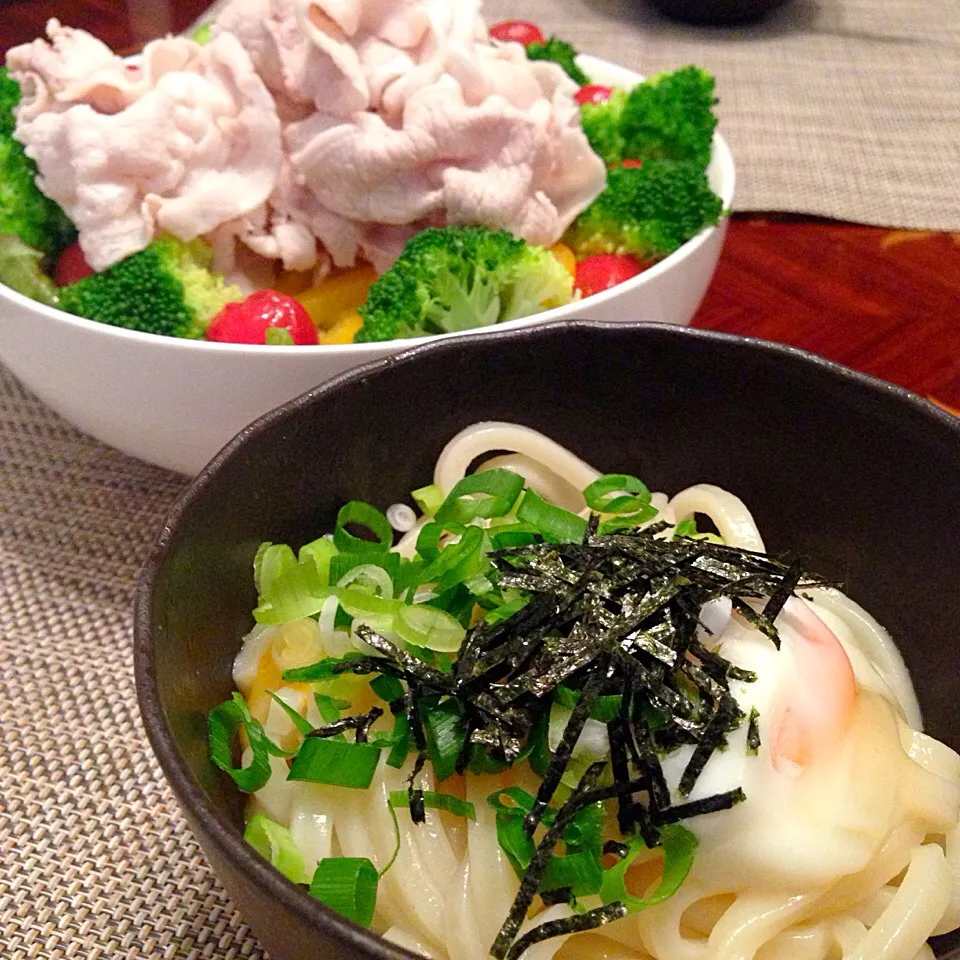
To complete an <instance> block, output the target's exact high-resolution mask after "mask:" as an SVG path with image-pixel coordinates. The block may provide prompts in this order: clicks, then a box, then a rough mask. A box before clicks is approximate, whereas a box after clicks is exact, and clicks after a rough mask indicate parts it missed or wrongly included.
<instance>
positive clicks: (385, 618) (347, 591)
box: [337, 587, 403, 630]
mask: <svg viewBox="0 0 960 960" xmlns="http://www.w3.org/2000/svg"><path fill="white" fill-rule="evenodd" d="M337 599H338V600H339V601H340V606H341V607H343V609H344V610H346V611H347V613H349V614H350V616H351V617H354V618H355V619H360V620H363V621H364V623H370V624H371V625H375V629H384V630H389V629H391V628H392V626H393V619H394V617H396V615H397V614H398V613H399V612H400V610H401V609H402V607H403V601H402V600H394V599H392V598H390V597H380V596H377V594H375V593H367V592H366V591H365V590H355V589H353V588H352V587H337Z"/></svg>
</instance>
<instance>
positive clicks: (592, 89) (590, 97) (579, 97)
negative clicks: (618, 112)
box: [573, 83, 613, 105]
mask: <svg viewBox="0 0 960 960" xmlns="http://www.w3.org/2000/svg"><path fill="white" fill-rule="evenodd" d="M611 93H613V87H605V86H604V85H603V84H602V83H588V84H587V85H586V86H585V87H581V88H580V89H579V90H578V91H577V92H576V93H575V94H574V95H573V99H574V100H576V101H577V103H579V104H581V105H582V104H584V103H606V101H607V100H609V99H610V94H611Z"/></svg>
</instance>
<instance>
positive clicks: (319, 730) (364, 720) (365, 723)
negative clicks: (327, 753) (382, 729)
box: [304, 707, 383, 743]
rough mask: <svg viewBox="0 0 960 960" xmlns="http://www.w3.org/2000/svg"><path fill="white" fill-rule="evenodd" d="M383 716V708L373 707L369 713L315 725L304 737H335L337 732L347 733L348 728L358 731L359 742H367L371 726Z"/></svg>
mask: <svg viewBox="0 0 960 960" xmlns="http://www.w3.org/2000/svg"><path fill="white" fill-rule="evenodd" d="M382 716H383V710H381V709H380V708H379V707H371V708H370V710H369V711H368V712H367V713H360V714H357V715H356V716H352V717H342V718H341V719H339V720H334V721H333V723H325V724H324V725H323V726H322V727H315V728H314V729H313V730H311V731H310V732H309V733H307V734H305V735H304V739H309V738H311V737H318V738H326V737H335V736H337V734H340V733H346V731H347V730H354V731H356V739H357V743H366V742H367V733H368V731H369V730H370V727H371V726H372V725H373V723H374V721H375V720H376V719H377V718H378V717H382Z"/></svg>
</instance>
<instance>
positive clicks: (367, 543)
mask: <svg viewBox="0 0 960 960" xmlns="http://www.w3.org/2000/svg"><path fill="white" fill-rule="evenodd" d="M348 524H352V525H354V526H359V527H363V528H365V529H367V530H368V531H369V532H370V533H372V534H373V537H374V539H372V540H368V539H364V538H363V537H358V536H355V535H354V534H352V533H351V532H350V531H349V530H348V529H347V525H348ZM333 543H334V545H335V546H336V548H337V549H338V550H344V551H346V550H349V551H350V552H352V553H384V552H385V551H387V550H389V549H390V546H391V544H392V543H393V527H391V526H390V521H389V520H387V518H386V517H385V516H384V515H383V514H382V513H381V512H380V511H379V510H377V508H376V507H372V506H370V504H369V503H364V502H363V501H362V500H351V501H350V502H349V503H345V504H344V505H343V506H342V507H341V508H340V510H339V511H338V513H337V525H336V527H334V530H333Z"/></svg>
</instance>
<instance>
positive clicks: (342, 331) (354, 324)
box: [320, 310, 363, 345]
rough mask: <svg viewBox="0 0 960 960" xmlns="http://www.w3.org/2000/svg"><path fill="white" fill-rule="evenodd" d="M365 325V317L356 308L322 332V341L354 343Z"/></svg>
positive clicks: (327, 342)
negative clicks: (358, 332) (354, 339)
mask: <svg viewBox="0 0 960 960" xmlns="http://www.w3.org/2000/svg"><path fill="white" fill-rule="evenodd" d="M362 326H363V318H362V317H361V316H360V314H359V313H357V311H356V310H349V311H347V312H346V313H344V314H342V315H341V316H340V319H339V320H338V321H337V322H336V323H335V324H334V325H333V326H332V327H331V328H330V329H329V330H328V331H327V332H326V333H321V334H320V343H322V344H324V345H328V344H333V343H353V338H354V337H355V336H356V334H357V331H358V330H359V329H360V328H361V327H362Z"/></svg>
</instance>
